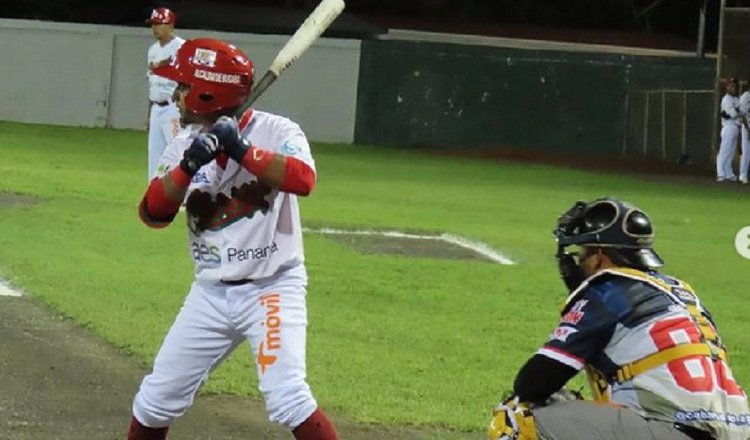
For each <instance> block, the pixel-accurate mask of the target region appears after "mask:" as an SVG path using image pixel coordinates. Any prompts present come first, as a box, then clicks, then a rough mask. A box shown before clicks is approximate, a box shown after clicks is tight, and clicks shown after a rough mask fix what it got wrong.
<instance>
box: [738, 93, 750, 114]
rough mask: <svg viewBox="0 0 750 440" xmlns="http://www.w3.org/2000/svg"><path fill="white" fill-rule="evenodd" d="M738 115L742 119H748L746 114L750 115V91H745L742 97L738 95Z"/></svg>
mask: <svg viewBox="0 0 750 440" xmlns="http://www.w3.org/2000/svg"><path fill="white" fill-rule="evenodd" d="M739 99H740V106H739V107H740V113H741V114H742V116H744V117H748V113H750V90H746V91H745V92H744V93H743V94H742V95H740V98H739Z"/></svg>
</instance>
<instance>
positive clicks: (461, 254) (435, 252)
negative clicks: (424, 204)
mask: <svg viewBox="0 0 750 440" xmlns="http://www.w3.org/2000/svg"><path fill="white" fill-rule="evenodd" d="M327 237H328V238H329V239H331V240H335V241H337V242H339V243H343V244H345V245H347V246H349V247H351V248H353V249H355V250H357V251H358V252H361V253H363V254H391V255H403V256H408V257H423V258H444V259H450V260H482V261H491V260H490V259H488V258H486V257H484V256H483V255H482V254H479V253H477V252H475V251H472V250H471V249H466V248H463V247H461V246H458V245H455V244H453V243H448V242H446V241H443V240H439V239H436V238H411V237H409V238H407V237H384V236H382V235H355V234H336V235H329V236H327Z"/></svg>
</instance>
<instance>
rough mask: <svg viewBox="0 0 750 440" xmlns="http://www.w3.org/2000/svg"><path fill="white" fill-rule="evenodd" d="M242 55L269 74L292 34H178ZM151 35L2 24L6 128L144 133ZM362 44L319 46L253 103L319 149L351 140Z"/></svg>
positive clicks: (1, 113) (0, 99)
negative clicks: (294, 125)
mask: <svg viewBox="0 0 750 440" xmlns="http://www.w3.org/2000/svg"><path fill="white" fill-rule="evenodd" d="M176 33H177V35H179V36H181V37H183V38H185V39H190V38H197V37H212V38H219V39H222V40H226V41H228V42H230V43H232V44H235V45H236V46H237V47H239V48H241V49H242V50H243V51H244V52H245V53H247V54H248V56H250V58H251V59H252V60H253V62H254V63H255V66H256V76H257V77H258V78H259V77H260V76H262V75H263V73H264V72H265V70H266V68H267V67H268V65H269V64H270V63H271V61H272V60H273V58H274V56H275V55H276V53H277V52H278V50H279V49H281V47H282V46H283V45H284V43H285V42H286V41H287V40H288V38H289V37H288V36H285V35H255V34H238V33H226V32H211V31H196V30H183V29H177V32H176ZM153 41H154V39H153V37H152V35H151V29H150V28H148V27H145V26H144V27H143V28H128V27H117V26H99V25H84V24H71V23H53V22H39V21H32V20H6V19H0V59H2V60H4V61H3V62H2V81H0V119H2V120H9V121H18V122H32V123H48V124H59V125H73V126H85V127H104V126H107V127H112V128H133V129H142V128H143V126H144V122H145V116H146V105H147V96H148V91H147V82H146V51H147V50H148V47H149V45H150V44H152V43H153ZM359 56H360V42H359V41H355V40H343V39H341V40H340V39H321V40H319V41H318V42H316V44H315V45H314V46H313V47H311V48H310V49H309V50H308V52H306V53H305V54H304V56H302V58H300V59H299V60H298V61H297V62H296V63H295V64H294V65H293V66H292V67H290V68H289V70H287V71H286V72H284V74H283V75H282V76H281V78H279V79H278V80H277V81H276V83H275V84H274V85H273V86H272V87H271V88H270V89H269V90H268V91H267V92H266V93H265V94H264V95H263V96H262V97H261V98H260V99H259V100H258V101H257V102H256V104H255V107H256V108H259V109H263V110H267V111H271V112H274V113H280V114H283V115H285V116H288V117H290V118H291V119H293V120H295V121H297V122H298V123H299V124H300V125H301V126H302V127H303V129H304V130H305V131H306V132H307V134H308V137H310V139H313V140H317V141H327V142H351V141H352V140H353V137H354V124H355V110H356V94H357V81H358V77H359Z"/></svg>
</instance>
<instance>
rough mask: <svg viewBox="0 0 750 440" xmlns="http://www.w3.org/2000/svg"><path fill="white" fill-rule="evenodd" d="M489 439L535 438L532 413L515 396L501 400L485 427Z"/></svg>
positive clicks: (531, 439)
mask: <svg viewBox="0 0 750 440" xmlns="http://www.w3.org/2000/svg"><path fill="white" fill-rule="evenodd" d="M487 438H488V439H489V440H537V435H536V424H535V423H534V415H533V414H532V413H531V410H530V409H529V406H528V404H526V403H524V402H519V400H518V397H517V396H511V397H508V398H507V399H505V400H503V401H502V402H501V403H500V404H499V405H497V406H496V407H495V409H494V410H493V411H492V420H490V426H489V428H488V429H487Z"/></svg>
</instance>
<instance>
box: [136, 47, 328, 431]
mask: <svg viewBox="0 0 750 440" xmlns="http://www.w3.org/2000/svg"><path fill="white" fill-rule="evenodd" d="M155 73H156V74H158V75H162V76H164V77H166V78H170V79H172V80H175V81H177V82H178V84H179V85H178V87H177V89H176V91H175V101H176V102H177V105H178V107H179V109H180V114H181V121H182V123H183V124H185V125H188V124H190V130H183V131H181V132H180V134H179V135H178V136H177V137H176V138H175V139H174V140H173V141H172V142H171V143H170V144H169V145H168V146H167V149H166V150H165V152H164V155H163V156H162V159H161V162H160V165H159V169H158V171H157V173H156V177H155V178H154V179H153V180H152V181H151V182H150V184H149V186H148V189H147V190H146V193H145V195H144V197H143V200H142V202H141V205H140V208H139V211H140V217H141V219H142V220H143V222H144V223H145V224H146V225H148V226H151V227H154V228H161V227H165V226H167V225H169V224H170V223H171V222H172V221H173V220H174V218H175V216H176V214H177V212H178V209H179V207H180V205H181V203H182V201H183V200H186V213H187V228H188V252H189V254H190V258H192V259H193V261H194V262H195V281H194V282H193V284H192V286H191V288H190V291H189V292H188V294H187V297H186V299H185V301H184V304H183V306H182V308H181V309H180V311H179V313H178V314H177V317H176V318H175V321H174V323H173V324H172V327H171V328H170V330H169V332H168V333H167V335H166V337H165V339H164V342H163V344H162V346H161V348H160V350H159V352H158V354H157V356H156V359H155V361H154V367H153V370H152V372H151V373H150V374H149V375H147V376H146V377H145V378H144V379H143V382H142V383H141V386H140V389H139V391H138V393H137V394H136V396H135V399H134V402H133V419H132V422H131V427H130V431H129V435H128V439H129V440H145V439H164V438H166V435H167V430H168V428H169V426H170V425H171V424H172V422H174V420H175V419H176V418H178V417H180V416H181V415H182V414H183V413H184V412H185V411H186V410H187V409H188V407H189V406H190V405H191V404H192V402H193V398H194V397H195V395H196V393H197V391H198V389H199V388H200V386H201V384H202V383H203V382H204V381H205V380H206V378H207V376H208V375H209V373H210V372H211V371H212V370H213V369H214V368H216V367H217V366H218V365H219V364H220V363H221V362H222V360H223V359H225V358H226V357H227V356H228V355H229V354H230V353H231V352H232V351H233V350H234V349H235V348H237V347H238V346H239V345H240V344H242V343H243V342H244V341H247V342H249V345H250V349H251V352H252V355H253V357H254V359H255V364H256V366H257V368H256V370H257V374H258V379H259V384H258V386H259V389H260V391H261V393H262V395H263V398H264V400H265V404H266V410H267V412H268V417H269V419H270V420H271V421H273V422H276V423H279V424H281V425H283V426H285V427H287V428H289V429H290V430H291V431H292V433H293V435H294V437H295V438H296V439H298V440H334V439H338V434H337V433H336V430H335V428H334V427H333V425H332V423H331V422H330V420H329V418H328V417H327V415H326V414H325V412H324V411H323V410H322V409H321V408H319V407H318V404H317V403H316V401H315V399H314V398H313V395H312V392H311V390H310V387H309V386H308V384H307V381H306V373H305V368H306V366H305V341H306V329H307V306H306V299H305V297H306V286H307V273H306V271H305V265H304V254H303V248H302V231H301V225H300V214H299V209H298V205H297V196H306V195H308V194H309V193H310V191H311V190H312V189H313V187H314V185H315V181H316V172H315V161H314V160H313V157H312V155H311V152H310V146H309V144H308V141H307V139H306V137H305V134H304V133H303V132H302V130H301V129H300V127H299V126H298V125H297V124H295V123H294V122H292V121H290V120H289V119H286V118H284V117H281V116H278V115H274V114H270V113H266V112H262V111H257V110H253V109H250V110H248V111H247V112H246V113H245V114H244V115H243V116H242V117H241V118H240V120H239V121H237V120H235V119H234V118H232V117H229V116H228V115H232V114H233V112H234V111H235V110H236V109H237V108H239V106H240V104H241V103H242V102H243V101H244V100H245V99H246V98H247V96H248V94H249V92H250V87H251V85H252V81H253V65H252V63H251V61H250V60H249V59H248V58H247V56H246V55H245V54H244V53H243V52H241V51H240V50H239V49H237V48H235V47H234V46H232V45H229V44H227V43H225V42H222V41H219V40H213V39H196V40H190V41H187V42H186V43H185V44H184V45H183V46H182V47H181V48H180V50H179V51H178V52H177V56H176V58H175V60H174V61H173V62H172V63H171V64H170V65H166V66H161V67H158V68H157V69H155Z"/></svg>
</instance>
